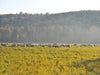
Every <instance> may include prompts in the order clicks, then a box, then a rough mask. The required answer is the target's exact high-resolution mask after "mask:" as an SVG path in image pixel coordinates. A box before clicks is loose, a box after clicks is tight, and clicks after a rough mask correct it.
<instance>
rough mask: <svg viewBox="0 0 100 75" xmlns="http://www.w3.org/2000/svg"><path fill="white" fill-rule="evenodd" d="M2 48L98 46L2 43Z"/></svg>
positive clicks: (84, 45)
mask: <svg viewBox="0 0 100 75" xmlns="http://www.w3.org/2000/svg"><path fill="white" fill-rule="evenodd" d="M0 46H11V47H16V46H22V47H37V46H41V47H45V46H48V47H71V46H76V47H82V46H83V47H94V46H98V45H95V44H64V43H0Z"/></svg>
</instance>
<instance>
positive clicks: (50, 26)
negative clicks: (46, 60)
mask: <svg viewBox="0 0 100 75" xmlns="http://www.w3.org/2000/svg"><path fill="white" fill-rule="evenodd" d="M99 32H100V11H90V10H89V11H77V12H65V13H57V14H49V13H46V14H28V13H22V12H21V13H19V14H4V15H2V14H1V15H0V42H36V43H37V42H42V43H44V42H45V43H46V42H68V43H84V42H85V43H87V42H90V43H94V42H95V43H97V42H98V41H100V40H99V38H100V36H99V35H98V34H99Z"/></svg>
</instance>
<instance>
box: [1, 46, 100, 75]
mask: <svg viewBox="0 0 100 75" xmlns="http://www.w3.org/2000/svg"><path fill="white" fill-rule="evenodd" d="M0 75H100V47H79V48H77V47H74V46H73V47H70V48H66V47H65V48H54V47H51V48H49V47H40V46H39V47H3V46H0Z"/></svg>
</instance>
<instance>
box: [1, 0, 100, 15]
mask: <svg viewBox="0 0 100 75" xmlns="http://www.w3.org/2000/svg"><path fill="white" fill-rule="evenodd" d="M79 10H100V0H0V14H9V13H19V12H20V11H22V12H23V13H25V12H27V13H46V12H49V13H60V12H68V11H79Z"/></svg>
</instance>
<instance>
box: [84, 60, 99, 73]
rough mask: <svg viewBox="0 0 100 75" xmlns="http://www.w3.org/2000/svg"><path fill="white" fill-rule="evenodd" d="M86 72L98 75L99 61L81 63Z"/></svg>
mask: <svg viewBox="0 0 100 75" xmlns="http://www.w3.org/2000/svg"><path fill="white" fill-rule="evenodd" d="M82 64H83V65H84V66H85V69H86V71H87V74H88V72H91V73H95V75H100V59H95V60H87V61H85V62H83V63H82Z"/></svg>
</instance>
